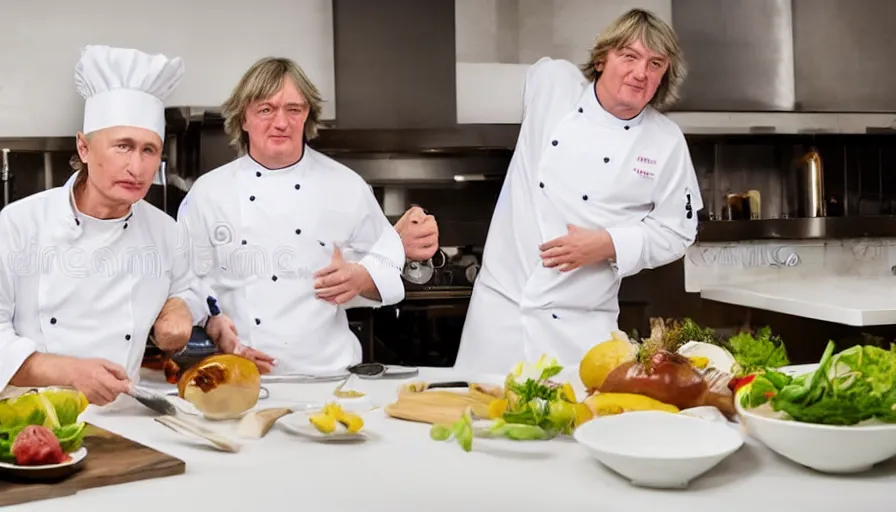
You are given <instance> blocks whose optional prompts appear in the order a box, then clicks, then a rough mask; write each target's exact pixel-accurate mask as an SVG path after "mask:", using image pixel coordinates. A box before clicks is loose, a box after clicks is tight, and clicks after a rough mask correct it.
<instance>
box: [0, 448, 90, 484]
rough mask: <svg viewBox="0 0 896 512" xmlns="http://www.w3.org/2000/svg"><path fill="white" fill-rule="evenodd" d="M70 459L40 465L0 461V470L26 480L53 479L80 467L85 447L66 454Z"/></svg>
mask: <svg viewBox="0 0 896 512" xmlns="http://www.w3.org/2000/svg"><path fill="white" fill-rule="evenodd" d="M68 455H69V457H71V459H70V460H69V461H67V462H63V463H61V464H43V465H40V466H20V465H18V464H10V463H7V462H0V472H3V473H5V474H9V475H12V476H15V477H18V478H23V479H28V480H53V479H57V478H62V477H65V476H68V475H70V474H71V473H74V472H75V471H77V470H78V469H80V468H81V465H82V464H83V462H84V459H86V458H87V448H86V447H84V446H82V447H80V448H78V449H77V450H75V451H73V452H71V453H69V454H68Z"/></svg>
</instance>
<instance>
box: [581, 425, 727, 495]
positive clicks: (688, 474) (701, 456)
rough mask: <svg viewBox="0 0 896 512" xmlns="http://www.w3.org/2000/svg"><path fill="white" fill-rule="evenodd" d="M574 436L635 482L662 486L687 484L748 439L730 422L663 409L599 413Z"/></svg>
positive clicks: (614, 468) (591, 451) (650, 485)
mask: <svg viewBox="0 0 896 512" xmlns="http://www.w3.org/2000/svg"><path fill="white" fill-rule="evenodd" d="M573 436H574V438H575V440H576V441H578V442H579V443H580V444H581V445H583V446H585V447H586V448H587V449H588V451H589V452H590V453H591V455H592V456H594V458H595V459H597V460H598V461H599V462H600V463H601V464H603V465H605V466H607V467H608V468H610V469H611V470H613V471H615V472H616V473H618V474H620V475H622V476H624V477H625V478H627V479H629V480H630V481H631V483H632V484H633V485H637V486H641V487H654V488H660V489H673V488H684V487H687V486H688V485H689V484H690V482H691V481H692V480H694V479H695V478H697V477H699V476H700V475H702V474H704V473H706V472H707V471H709V470H711V469H712V468H714V467H715V466H716V465H718V464H719V463H720V462H722V460H724V459H725V458H726V457H728V456H729V455H731V454H732V453H734V452H736V451H737V450H738V449H740V447H741V446H742V445H743V442H744V439H743V436H742V435H741V434H740V433H739V432H738V431H737V430H736V429H735V428H733V427H731V426H730V425H727V424H725V423H721V422H717V421H707V420H703V419H699V418H694V417H690V416H686V415H682V414H671V413H667V412H660V411H633V412H627V413H624V414H617V415H613V416H603V417H598V418H595V419H593V420H591V421H589V422H588V423H585V424H584V425H582V426H581V427H579V428H578V429H576V431H575V433H574V434H573Z"/></svg>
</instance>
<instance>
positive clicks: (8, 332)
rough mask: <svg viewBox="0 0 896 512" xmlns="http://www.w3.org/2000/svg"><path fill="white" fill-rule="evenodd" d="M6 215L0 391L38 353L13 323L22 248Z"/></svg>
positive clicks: (0, 227)
mask: <svg viewBox="0 0 896 512" xmlns="http://www.w3.org/2000/svg"><path fill="white" fill-rule="evenodd" d="M6 213H7V212H0V390H2V389H3V388H5V387H6V386H7V385H8V384H9V381H10V380H12V377H13V376H14V375H15V374H16V372H18V371H19V368H21V367H22V363H24V362H25V360H26V359H28V358H29V357H30V356H31V354H33V353H35V352H36V351H37V344H36V343H35V342H34V341H32V340H31V339H28V338H26V337H24V336H19V335H18V334H17V333H16V330H15V328H14V327H13V323H12V319H13V316H14V315H15V311H16V289H15V268H16V264H15V258H14V255H15V253H16V251H17V250H22V249H23V247H22V246H21V245H20V244H17V243H16V238H17V236H16V235H17V233H16V228H15V226H14V224H13V222H12V220H11V219H10V218H9V217H10V216H9V215H8V214H6Z"/></svg>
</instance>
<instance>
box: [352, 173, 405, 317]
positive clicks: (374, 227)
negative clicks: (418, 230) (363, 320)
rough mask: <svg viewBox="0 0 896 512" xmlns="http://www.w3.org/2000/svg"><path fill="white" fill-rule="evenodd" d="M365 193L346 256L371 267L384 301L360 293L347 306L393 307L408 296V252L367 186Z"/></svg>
mask: <svg viewBox="0 0 896 512" xmlns="http://www.w3.org/2000/svg"><path fill="white" fill-rule="evenodd" d="M363 195H364V198H363V200H361V201H359V208H358V210H357V213H356V219H357V221H356V224H355V228H354V230H353V231H352V235H351V240H349V241H348V244H347V249H349V250H348V251H347V252H346V253H345V254H343V256H346V259H348V260H349V261H355V262H357V263H358V264H360V265H361V266H363V267H364V268H365V269H367V272H369V273H370V277H371V278H372V279H373V282H374V284H376V288H377V291H378V292H379V294H380V299H381V300H378V301H377V300H371V299H368V298H366V297H362V296H361V295H357V296H356V297H355V298H354V299H352V300H350V301H349V302H347V303H345V304H344V305H343V307H345V308H356V307H381V306H389V305H391V304H397V303H399V302H401V301H402V300H403V299H404V283H402V281H401V269H402V268H403V267H404V262H405V252H404V245H403V244H402V243H401V237H399V236H398V232H397V231H395V228H394V227H393V226H392V224H390V223H389V220H388V219H387V218H386V215H385V214H383V210H382V209H381V208H380V205H379V203H377V201H376V198H375V196H374V195H373V192H371V191H370V190H369V189H368V188H367V186H366V185H365V186H364V194H363ZM348 255H351V256H348Z"/></svg>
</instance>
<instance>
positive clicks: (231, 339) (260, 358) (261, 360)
mask: <svg viewBox="0 0 896 512" xmlns="http://www.w3.org/2000/svg"><path fill="white" fill-rule="evenodd" d="M205 332H206V333H207V334H208V336H209V337H210V338H211V339H212V341H213V342H214V343H215V345H217V346H218V350H220V351H221V352H223V353H225V354H233V355H237V356H240V357H244V358H246V359H248V360H250V361H252V362H253V363H255V366H257V367H258V371H259V372H260V373H261V374H266V373H271V370H273V368H274V366H276V364H277V362H276V361H275V360H274V358H273V357H271V356H269V355H267V354H265V353H264V352H262V351H260V350H255V349H254V348H249V347H247V346H245V345H243V344H242V343H240V339H239V336H238V335H237V332H236V325H234V324H233V320H231V319H230V317H229V316H227V315H217V316H213V317H211V318H209V320H208V323H207V324H205Z"/></svg>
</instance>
